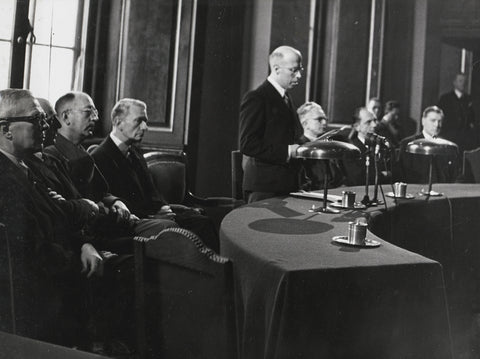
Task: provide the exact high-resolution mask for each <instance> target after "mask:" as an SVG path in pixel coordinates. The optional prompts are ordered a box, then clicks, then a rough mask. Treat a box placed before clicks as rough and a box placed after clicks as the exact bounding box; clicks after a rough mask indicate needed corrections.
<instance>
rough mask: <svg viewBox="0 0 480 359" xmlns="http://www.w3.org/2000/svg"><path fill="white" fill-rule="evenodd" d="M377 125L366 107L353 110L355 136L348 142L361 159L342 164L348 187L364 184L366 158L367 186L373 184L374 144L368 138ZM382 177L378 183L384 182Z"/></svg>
mask: <svg viewBox="0 0 480 359" xmlns="http://www.w3.org/2000/svg"><path fill="white" fill-rule="evenodd" d="M377 124H378V121H377V118H376V117H375V115H374V114H373V113H372V112H370V111H369V110H368V109H367V108H366V107H359V108H357V109H356V110H355V112H354V114H353V129H354V130H355V132H354V133H355V135H354V137H353V138H352V139H351V140H350V142H351V143H352V144H353V145H355V146H357V147H358V149H359V150H360V153H361V158H360V159H358V160H345V161H344V162H343V164H344V170H345V175H346V184H347V185H348V186H358V185H363V184H365V180H366V163H367V158H368V164H369V172H368V177H369V179H368V182H369V184H373V183H374V180H375V168H374V166H375V153H374V152H375V146H376V144H375V143H374V142H372V141H371V139H369V136H371V135H372V134H374V133H375V128H376V127H377ZM380 174H381V173H380ZM384 177H385V176H384V175H382V176H381V178H380V182H382V181H383V180H384Z"/></svg>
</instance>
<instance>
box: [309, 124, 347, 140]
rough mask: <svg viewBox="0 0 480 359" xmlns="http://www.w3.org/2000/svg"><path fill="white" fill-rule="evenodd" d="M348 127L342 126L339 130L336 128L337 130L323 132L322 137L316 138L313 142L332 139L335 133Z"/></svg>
mask: <svg viewBox="0 0 480 359" xmlns="http://www.w3.org/2000/svg"><path fill="white" fill-rule="evenodd" d="M349 127H350V126H342V127H341V128H337V129H333V130H330V131H328V132H325V133H324V134H323V135H321V136H320V137H318V138H317V139H316V140H315V141H319V140H328V139H329V138H330V137H332V136H333V135H336V134H337V133H339V132H341V131H343V130H345V129H347V128H349Z"/></svg>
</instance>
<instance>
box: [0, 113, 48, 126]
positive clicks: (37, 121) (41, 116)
mask: <svg viewBox="0 0 480 359" xmlns="http://www.w3.org/2000/svg"><path fill="white" fill-rule="evenodd" d="M2 122H7V123H13V122H30V123H32V124H34V125H37V126H39V127H40V128H42V129H45V128H48V122H47V115H46V114H45V113H44V112H39V113H37V114H35V115H32V116H18V117H1V118H0V123H2Z"/></svg>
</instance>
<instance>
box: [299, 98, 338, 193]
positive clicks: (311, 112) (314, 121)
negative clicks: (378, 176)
mask: <svg viewBox="0 0 480 359" xmlns="http://www.w3.org/2000/svg"><path fill="white" fill-rule="evenodd" d="M297 114H298V118H299V119H300V123H301V124H302V127H303V135H302V136H301V137H300V139H299V140H298V143H299V144H301V145H303V144H304V143H307V142H312V141H315V140H316V139H317V138H318V137H319V136H320V135H322V134H323V133H324V132H325V130H326V128H327V116H326V115H325V112H324V111H323V109H322V107H321V106H320V105H319V104H317V103H315V102H306V103H304V104H303V105H302V106H300V107H299V108H298V110H297ZM327 170H328V187H329V188H335V187H338V186H340V185H341V184H342V183H343V180H344V178H343V173H342V170H341V169H340V166H339V163H338V162H337V161H335V160H331V161H329V162H328V169H327ZM324 178H325V162H324V161H319V160H314V159H304V160H302V169H301V172H300V186H301V188H302V189H303V190H306V191H313V190H319V189H322V188H323V184H324Z"/></svg>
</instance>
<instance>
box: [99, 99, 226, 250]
mask: <svg viewBox="0 0 480 359" xmlns="http://www.w3.org/2000/svg"><path fill="white" fill-rule="evenodd" d="M111 119H112V132H111V133H110V135H109V136H108V137H107V138H106V139H105V140H104V141H103V142H102V143H101V144H100V145H99V146H98V147H97V148H96V149H95V150H94V151H93V152H92V157H93V158H94V159H95V163H96V164H97V166H98V168H99V169H100V171H101V172H102V174H103V175H104V176H105V179H106V180H107V182H108V184H109V186H110V189H111V190H112V192H113V193H115V194H116V195H118V196H121V197H122V198H123V199H124V200H125V201H126V203H127V205H128V207H129V208H130V209H131V210H132V211H133V212H135V213H136V214H138V215H139V216H141V217H147V216H153V217H160V218H164V217H167V218H170V219H172V220H174V221H175V222H176V223H177V224H178V225H179V226H180V227H183V228H186V229H189V230H191V231H192V232H194V233H195V234H197V235H198V236H199V237H200V238H201V239H202V240H203V242H204V243H205V245H206V246H207V247H209V248H211V249H213V250H214V251H216V252H218V251H219V240H218V235H217V233H216V230H215V227H214V224H213V222H212V221H211V220H210V219H209V218H208V217H206V216H204V215H202V214H200V213H198V211H196V210H194V209H192V208H190V207H186V206H183V205H180V204H171V205H170V204H168V203H167V202H166V201H165V199H164V198H163V196H162V194H161V193H159V190H160V191H161V189H159V190H157V188H156V187H155V185H154V182H153V179H152V177H151V174H150V172H149V170H148V167H147V163H146V161H145V159H144V158H143V156H142V154H141V153H140V151H139V149H138V148H137V146H136V145H137V144H139V143H140V142H141V141H142V139H143V136H144V134H145V132H146V131H147V130H148V126H147V121H148V116H147V105H146V104H145V103H144V102H142V101H140V100H136V99H129V98H125V99H121V100H120V101H118V102H117V103H116V104H115V106H114V107H113V110H112V115H111Z"/></svg>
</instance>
